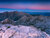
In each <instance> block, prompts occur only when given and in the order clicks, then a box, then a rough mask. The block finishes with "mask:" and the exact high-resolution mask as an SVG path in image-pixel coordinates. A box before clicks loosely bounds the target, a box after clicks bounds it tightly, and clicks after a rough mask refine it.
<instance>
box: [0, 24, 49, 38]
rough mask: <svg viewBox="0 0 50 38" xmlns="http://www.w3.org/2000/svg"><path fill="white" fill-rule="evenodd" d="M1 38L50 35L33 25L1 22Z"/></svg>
mask: <svg viewBox="0 0 50 38" xmlns="http://www.w3.org/2000/svg"><path fill="white" fill-rule="evenodd" d="M1 25H2V26H1V27H0V38H50V36H49V35H48V34H47V33H45V32H42V31H40V30H38V29H37V28H35V27H33V26H24V25H18V26H17V25H16V26H14V25H11V24H4V25H3V24H1Z"/></svg>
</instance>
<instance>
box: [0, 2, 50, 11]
mask: <svg viewBox="0 0 50 38" xmlns="http://www.w3.org/2000/svg"><path fill="white" fill-rule="evenodd" d="M0 8H11V9H36V10H50V4H49V3H47V4H43V3H7V4H6V3H0Z"/></svg>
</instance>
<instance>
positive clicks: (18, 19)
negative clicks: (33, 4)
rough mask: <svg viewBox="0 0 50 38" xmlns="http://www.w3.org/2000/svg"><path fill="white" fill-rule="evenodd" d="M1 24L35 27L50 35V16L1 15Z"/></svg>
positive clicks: (7, 13)
mask: <svg viewBox="0 0 50 38" xmlns="http://www.w3.org/2000/svg"><path fill="white" fill-rule="evenodd" d="M0 23H1V24H13V25H26V26H30V25H32V26H34V27H36V28H38V29H41V30H42V31H45V32H47V33H48V34H50V16H43V15H38V14H37V15H31V14H28V13H24V12H17V11H14V12H4V13H0Z"/></svg>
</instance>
